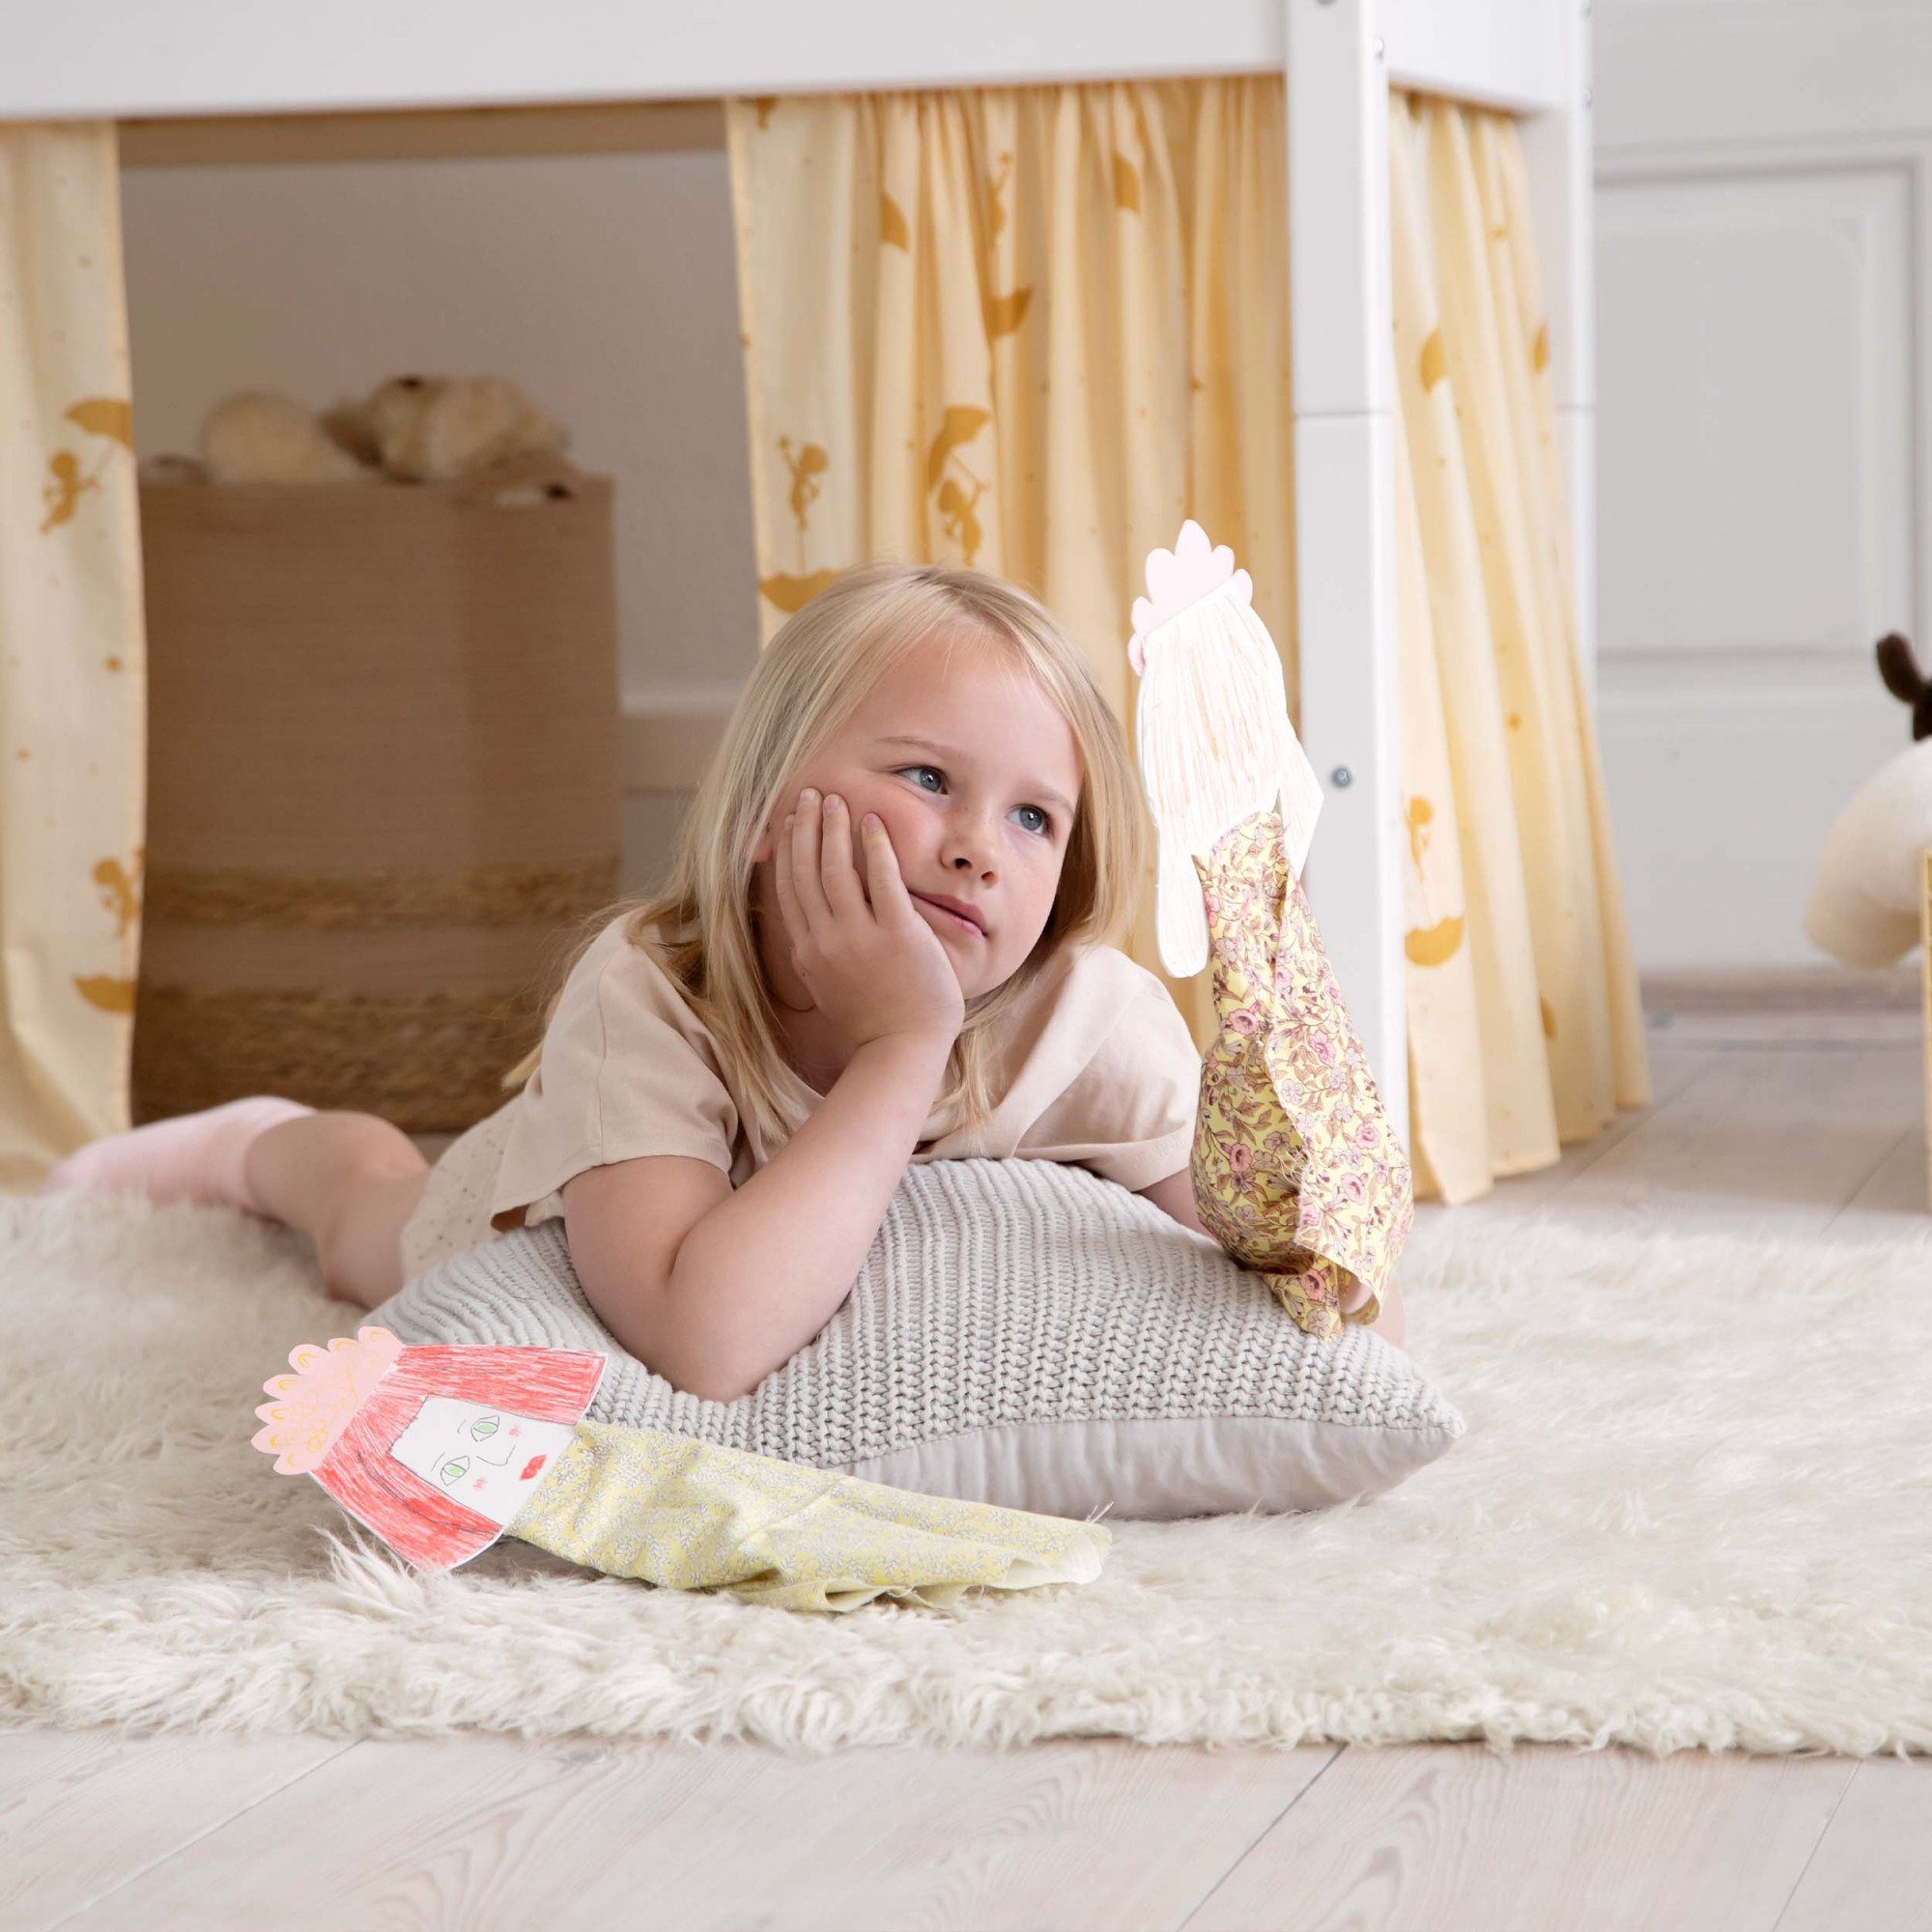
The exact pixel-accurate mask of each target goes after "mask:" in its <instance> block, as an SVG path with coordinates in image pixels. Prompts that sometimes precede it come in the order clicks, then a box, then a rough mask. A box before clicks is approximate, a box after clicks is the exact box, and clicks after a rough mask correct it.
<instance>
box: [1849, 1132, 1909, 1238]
mask: <svg viewBox="0 0 1932 1932" xmlns="http://www.w3.org/2000/svg"><path fill="white" fill-rule="evenodd" d="M1832 1232H1833V1234H1837V1235H1857V1236H1883V1235H1903V1236H1906V1237H1907V1238H1912V1237H1915V1236H1920V1235H1923V1234H1926V1233H1928V1232H1932V1192H1928V1189H1927V1185H1926V1174H1925V1134H1924V1130H1923V1128H1922V1127H1920V1126H1918V1125H1913V1126H1910V1127H1908V1128H1907V1129H1906V1130H1905V1132H1904V1133H1902V1134H1900V1135H1899V1137H1898V1138H1897V1140H1895V1141H1894V1142H1893V1143H1892V1145H1891V1149H1890V1151H1889V1152H1888V1153H1887V1154H1886V1156H1885V1158H1884V1159H1883V1160H1881V1161H1880V1162H1879V1164H1878V1166H1877V1167H1875V1168H1874V1169H1873V1170H1872V1172H1871V1173H1870V1175H1868V1176H1867V1177H1866V1179H1865V1182H1864V1185H1863V1186H1862V1187H1861V1188H1860V1189H1859V1191H1858V1192H1857V1193H1856V1194H1854V1195H1853V1196H1852V1198H1851V1199H1850V1200H1849V1201H1848V1202H1846V1203H1845V1205H1844V1206H1843V1207H1842V1208H1839V1209H1838V1211H1837V1213H1836V1214H1835V1215H1834V1216H1833V1220H1832Z"/></svg>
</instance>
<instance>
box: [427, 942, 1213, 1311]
mask: <svg viewBox="0 0 1932 1932" xmlns="http://www.w3.org/2000/svg"><path fill="white" fill-rule="evenodd" d="M623 924H624V921H623V918H622V917H621V916H620V917H619V918H616V919H613V920H612V921H611V923H610V924H609V925H607V926H606V927H605V928H604V930H603V932H601V933H600V934H599V935H598V937H597V939H596V941H595V942H594V943H593V944H592V945H591V946H590V948H589V949H588V951H586V952H584V954H583V956H582V958H581V959H579V960H578V962H577V964H576V966H575V967H574V968H573V969H572V971H571V974H570V977H569V979H568V980H566V981H565V984H564V989H563V995H562V997H561V999H560V1000H559V1001H558V1003H557V1007H556V1010H555V1012H554V1014H553V1015H552V1016H551V1022H550V1025H549V1027H548V1028H547V1029H546V1030H545V1033H544V1037H543V1050H542V1055H541V1058H540V1062H539V1065H538V1066H537V1069H536V1071H535V1072H534V1073H533V1074H532V1075H531V1076H530V1079H529V1081H528V1083H527V1084H526V1086H525V1088H524V1089H523V1091H522V1092H521V1093H519V1094H515V1095H513V1096H512V1097H511V1098H510V1099H509V1100H507V1101H506V1102H505V1103H504V1104H503V1105H502V1106H501V1107H499V1108H498V1109H497V1111H496V1112H495V1113H494V1114H492V1115H490V1116H489V1117H488V1118H487V1119H485V1120H482V1121H479V1122H477V1123H476V1124H475V1125H474V1126H473V1127H471V1128H470V1129H469V1131H468V1132H467V1133H465V1134H463V1135H461V1136H460V1137H459V1138H458V1139H457V1140H455V1141H453V1142H452V1143H451V1144H450V1146H449V1147H448V1148H446V1149H445V1150H444V1151H443V1153H442V1157H441V1158H440V1160H439V1161H438V1162H437V1164H436V1166H435V1168H434V1169H433V1170H432V1171H431V1174H430V1178H429V1181H428V1183H427V1184H426V1186H425V1188H424V1191H423V1198H422V1201H421V1203H420V1204H419V1205H418V1207H417V1208H416V1210H415V1212H414V1214H413V1215H412V1216H411V1219H410V1222H409V1225H408V1227H407V1228H405V1230H404V1231H403V1265H404V1271H405V1274H406V1275H407V1276H409V1277H413V1276H415V1275H417V1274H419V1273H421V1272H422V1271H423V1270H424V1269H425V1268H428V1267H433V1266H435V1265H436V1264H437V1263H438V1262H440V1261H441V1260H443V1259H445V1258H446V1257H447V1256H449V1255H452V1254H457V1253H460V1252H461V1251H462V1250H463V1249H465V1248H468V1247H472V1246H474V1245H475V1244H476V1243H477V1242H479V1241H482V1240H485V1239H487V1238H488V1237H489V1236H490V1235H491V1234H492V1233H493V1232H505V1231H507V1230H509V1229H511V1228H514V1227H517V1226H520V1225H533V1224H535V1223H536V1222H539V1221H547V1220H552V1219H555V1218H557V1217H559V1216H561V1214H562V1213H563V1196H562V1192H561V1189H562V1187H563V1184H564V1182H565V1181H567V1180H569V1179H572V1177H573V1176H575V1175H579V1174H582V1172H583V1171H584V1170H585V1169H586V1168H591V1167H602V1166H607V1165H609V1164H610V1163H611V1162H612V1161H619V1160H633V1159H636V1158H637V1157H638V1156H639V1155H642V1154H686V1155H691V1156H694V1157H696V1159H699V1160H708V1161H710V1162H711V1163H712V1164H713V1165H714V1166H717V1167H720V1168H722V1169H723V1170H724V1171H725V1173H726V1174H727V1175H728V1176H729V1177H730V1179H731V1184H732V1186H734V1187H737V1186H740V1185H742V1184H743V1183H744V1181H745V1180H746V1179H749V1178H750V1177H751V1176H752V1175H753V1174H754V1173H756V1171H757V1170H758V1169H759V1168H760V1167H762V1166H763V1165H764V1164H765V1163H766V1162H767V1161H768V1160H770V1159H771V1157H772V1155H773V1154H774V1153H775V1152H776V1151H778V1147H780V1146H782V1145H783V1143H782V1141H779V1142H778V1143H776V1144H774V1145H771V1146H767V1145H766V1144H765V1142H764V1140H763V1138H762V1137H761V1136H759V1135H758V1134H757V1133H756V1132H755V1130H754V1129H753V1126H752V1124H751V1122H749V1121H748V1120H747V1119H746V1118H745V1117H744V1116H743V1115H742V1113H741V1111H740V1106H739V1095H738V1094H737V1092H736V1091H735V1089H734V1085H733V1080H732V1076H731V1074H730V1073H729V1072H728V1071H727V1070H726V1065H725V1059H724V1056H723V1055H722V1054H721V1053H720V1052H719V1050H718V1045H717V1041H716V1040H715V1039H714V1038H713V1037H712V1035H711V1032H710V1030H709V1028H707V1027H706V1026H705V1025H704V1024H703V1022H702V1021H700V1020H699V1019H698V1017H697V1016H696V1013H694V1012H693V1010H692V1009H691V1007H690V1005H689V1004H688V1003H687V1002H686V1000H685V998H684V995H683V993H682V992H681V991H680V990H679V988H678V986H677V983H676V982H675V981H674V980H672V979H671V978H670V976H669V975H668V974H667V973H666V972H665V970H664V969H663V967H661V966H660V965H659V964H658V963H657V961H656V959H655V958H654V957H653V956H652V955H651V954H650V953H649V952H646V951H645V950H644V949H643V948H641V947H638V946H633V945H631V944H630V943H629V942H628V941H627V940H626V939H625V938H624V935H623ZM993 1069H994V1071H993V1088H992V1091H993V1097H994V1106H993V1112H992V1114H991V1116H990V1118H989V1119H988V1120H987V1121H986V1122H985V1123H984V1125H983V1126H982V1127H980V1130H979V1131H978V1132H977V1133H970V1134H969V1133H968V1132H967V1131H966V1130H965V1129H964V1128H963V1127H962V1126H957V1125H954V1124H952V1122H949V1121H948V1120H947V1119H946V1118H943V1117H942V1114H941V1111H940V1110H939V1109H938V1108H935V1109H934V1111H933V1113H932V1114H931V1115H930V1116H929V1117H928V1118H927V1120H926V1122H925V1124H924V1126H923V1129H922V1130H921V1137H920V1142H919V1145H918V1147H917V1148H916V1149H915V1150H914V1151H913V1153H912V1156H911V1157H912V1158H913V1159H914V1160H963V1159H967V1158H970V1157H973V1156H986V1157H991V1158H1008V1157H1019V1158H1024V1159H1031V1160H1059V1161H1067V1162H1073V1163H1078V1164H1079V1165H1081V1166H1084V1167H1089V1168H1092V1169H1093V1170H1094V1172H1095V1173H1096V1174H1100V1175H1103V1176H1104V1177H1105V1178H1106V1179H1110V1180H1115V1181H1118V1182H1120V1184H1121V1185H1122V1186H1123V1187H1128V1188H1132V1189H1136V1190H1138V1189H1141V1188H1144V1187H1148V1186H1151V1184H1152V1183H1153V1182H1154V1181H1156V1180H1160V1179H1164V1178H1165V1177H1166V1176H1168V1175H1171V1174H1178V1173H1179V1171H1180V1170H1181V1169H1182V1168H1184V1167H1186V1165H1187V1163H1188V1156H1189V1152H1190V1149H1191V1146H1192V1141H1193V1131H1194V1108H1195V1101H1196V1098H1197V1096H1198V1094H1199V1091H1200V1082H1201V1059H1200V1055H1199V1054H1198V1052H1197V1051H1196V1050H1195V1046H1194V1041H1193V1038H1192V1037H1191V1036H1190V1035H1189V1033H1188V1031H1187V1023H1186V1022H1185V1021H1184V1020H1183V1019H1182V1018H1181V1016H1180V1013H1179V1009H1177V1008H1176V1006H1175V1004H1174V1002H1173V1000H1172V999H1170V998H1169V997H1168V992H1167V988H1166V987H1165V986H1163V985H1162V984H1161V982H1160V981H1159V980H1157V979H1156V978H1155V977H1154V975H1153V974H1151V973H1150V972H1149V971H1148V970H1147V969H1146V968H1145V967H1144V966H1139V965H1136V964H1135V963H1134V961H1133V960H1131V959H1129V958H1128V957H1127V956H1126V954H1125V953H1123V952H1120V951H1118V950H1117V949H1116V948H1114V947H1111V946H1083V947H1068V948H1064V949H1063V950H1062V952H1061V954H1060V957H1059V959H1058V961H1057V962H1056V964H1055V967H1054V969H1053V970H1052V971H1050V972H1048V973H1046V974H1044V975H1043V976H1042V977H1041V979H1040V980H1039V981H1038V982H1037V984H1036V985H1035V986H1034V988H1033V989H1032V990H1031V992H1030V993H1029V995H1028V997H1027V999H1026V1001H1025V1002H1024V1003H1023V1004H1022V1005H1021V1006H1020V1007H1019V1008H1017V1009H1015V1010H1014V1012H1013V1013H1012V1014H1010V1015H1009V1018H1008V1020H1007V1021H1006V1022H1005V1023H1004V1026H1003V1030H1002V1037H1001V1038H1000V1040H999V1042H998V1043H997V1046H996V1050H995V1056H994V1062H993ZM781 1082H782V1086H781V1092H782V1093H783V1094H785V1095H786V1097H787V1099H788V1100H790V1101H791V1102H792V1103H793V1104H795V1105H796V1106H797V1108H798V1109H799V1110H800V1113H801V1117H803V1116H804V1115H809V1114H810V1111H811V1110H812V1108H813V1107H815V1106H816V1105H817V1103H818V1101H819V1100H820V1099H821V1098H822V1097H823V1096H822V1095H820V1094H816V1093H814V1092H813V1091H812V1089H811V1088H810V1086H808V1085H807V1084H806V1082H805V1081H804V1080H802V1079H800V1078H799V1077H798V1075H796V1074H795V1073H793V1072H792V1071H791V1069H790V1068H788V1067H786V1068H782V1069H781Z"/></svg>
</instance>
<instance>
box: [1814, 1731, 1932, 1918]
mask: <svg viewBox="0 0 1932 1932" xmlns="http://www.w3.org/2000/svg"><path fill="white" fill-rule="evenodd" d="M1777 1932H1932V1763H1927V1762H1926V1761H1925V1760H1924V1759H1922V1758H1914V1759H1907V1760H1904V1761H1901V1760H1899V1759H1897V1758H1867V1759H1865V1760H1864V1762H1863V1763H1861V1765H1860V1766H1859V1768H1858V1770H1857V1772H1856V1774H1855V1775H1854V1776H1853V1778H1852V1781H1851V1784H1850V1786H1849V1787H1848V1788H1847V1789H1846V1792H1845V1795H1844V1797H1843V1798H1842V1799H1841V1800H1840V1801H1839V1804H1838V1808H1837V1810H1836V1811H1834V1812H1833V1814H1832V1822H1831V1824H1830V1826H1829V1827H1828V1828H1827V1829H1826V1832H1825V1835H1824V1837H1823V1839H1821V1840H1820V1842H1819V1844H1818V1847H1817V1849H1816V1850H1815V1851H1814V1852H1813V1853H1812V1855H1811V1861H1810V1863H1809V1864H1807V1865H1806V1866H1805V1868H1804V1876H1803V1877H1802V1878H1801V1879H1800V1880H1799V1881H1798V1887H1797V1889H1796V1890H1795V1891H1794V1892H1793V1893H1792V1894H1791V1902H1790V1903H1789V1904H1788V1905H1787V1906H1786V1907H1785V1909H1784V1916H1783V1918H1780V1919H1779V1920H1778V1921H1777Z"/></svg>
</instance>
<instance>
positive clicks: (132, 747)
mask: <svg viewBox="0 0 1932 1932" xmlns="http://www.w3.org/2000/svg"><path fill="white" fill-rule="evenodd" d="M128 388H129V385H128V318H127V307H126V300H125V296H124V292H123V287H122V271H121V212H120V178H119V167H118V160H117V156H116V143H115V133H114V128H113V126H112V125H111V124H101V125H92V124H90V125H73V126H66V125H63V126H45V127H41V126H33V127H27V126H20V127H0V438H4V446H5V450H6V455H5V459H4V461H0V731H4V734H5V736H4V741H0V1188H6V1189H9V1190H14V1191H19V1190H22V1189H25V1188H29V1187H31V1186H33V1185H34V1184H36V1183H37V1182H38V1181H39V1180H40V1179H41V1178H42V1176H43V1174H44V1173H45V1171H46V1169H47V1167H48V1166H49V1165H50V1164H51V1162H52V1161H54V1160H55V1159H57V1158H58V1157H59V1156H61V1155H63V1154H65V1153H68V1152H70V1151H71V1150H72V1149H74V1148H75V1147H78V1146H79V1145H80V1144H81V1143H82V1142H83V1141H87V1140H91V1139H94V1138H95V1137H97V1136H98V1135H100V1134H105V1133H112V1132H115V1131H118V1130H120V1129H123V1128H125V1127H127V1126H128V1123H129V1114H128V1069H129V1065H130V1056H131V1052H132V1046H133V1028H134V1018H133V1015H134V986H135V980H136V978H137V968H138V964H139V947H140V910H139V907H140V872H141V844H140V841H141V839H142V838H143V837H144V836H145V835H144V830H143V827H144V824H145V815H146V808H147V751H146V735H145V733H146V726H147V658H146V649H145V639H144V632H143V626H142V610H141V564H140V529H139V521H138V518H139V512H138V505H137V501H136V497H135V490H134V456H133V441H132V437H131V434H130V430H129V420H130V417H129V402H128Z"/></svg>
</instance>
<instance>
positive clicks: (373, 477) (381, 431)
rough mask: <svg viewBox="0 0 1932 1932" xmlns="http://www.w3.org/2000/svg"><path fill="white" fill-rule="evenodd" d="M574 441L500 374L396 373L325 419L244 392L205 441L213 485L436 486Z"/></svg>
mask: <svg viewBox="0 0 1932 1932" xmlns="http://www.w3.org/2000/svg"><path fill="white" fill-rule="evenodd" d="M567 440H568V439H567V437H566V435H565V433H564V431H563V430H561V429H560V428H559V427H558V426H557V425H556V424H555V423H554V422H552V421H551V420H550V418H549V417H548V416H546V415H545V414H544V413H543V412H541V411H540V410H539V409H538V408H537V407H536V405H535V404H534V403H532V402H531V401H530V399H529V397H528V396H527V395H526V394H525V393H524V391H523V390H522V389H520V388H519V387H518V386H517V384H514V383H511V382H506V381H505V380H504V379H503V378H502V377H500V376H453V377H443V376H396V377H392V378H391V379H390V380H389V381H388V382H386V383H383V384H379V385H378V386H377V387H376V388H375V389H374V390H372V391H371V392H370V394H369V395H368V396H366V397H365V398H364V399H363V400H362V401H361V402H359V403H338V404H337V405H336V407H335V408H334V409H332V410H330V411H328V412H327V413H326V414H323V415H320V416H318V415H316V414H314V413H313V412H310V411H308V410H305V409H303V408H302V407H301V405H300V404H299V403H296V402H292V401H291V400H290V399H289V398H288V397H287V396H280V395H275V394H273V393H270V392H267V391H263V390H244V391H242V392H241V393H240V394H238V395H233V396H229V397H226V398H225V399H224V400H223V401H221V402H219V403H216V404H215V405H214V407H213V409H212V410H210V411H209V412H208V417H207V419H206V420H205V421H204V422H203V424H202V427H201V439H200V444H201V464H202V473H203V474H204V475H205V476H206V477H207V479H208V480H209V481H210V482H213V483H355V482H372V483H373V482H381V481H383V480H384V478H388V479H390V480H393V481H396V482H403V483H436V482H443V481H446V480H448V479H449V478H451V477H455V476H467V475H469V473H470V472H471V471H472V470H477V469H488V468H489V467H490V466H491V465H492V464H495V463H498V462H501V461H502V460H503V459H504V458H506V457H511V456H518V455H523V454H525V453H526V452H528V451H533V450H550V451H561V450H562V448H563V446H564V444H565V442H566V441H567Z"/></svg>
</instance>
